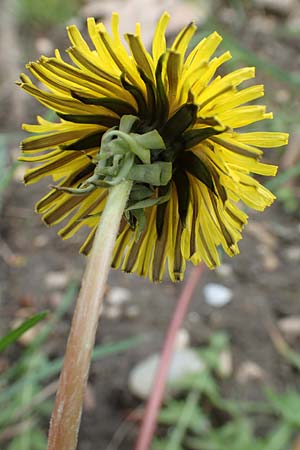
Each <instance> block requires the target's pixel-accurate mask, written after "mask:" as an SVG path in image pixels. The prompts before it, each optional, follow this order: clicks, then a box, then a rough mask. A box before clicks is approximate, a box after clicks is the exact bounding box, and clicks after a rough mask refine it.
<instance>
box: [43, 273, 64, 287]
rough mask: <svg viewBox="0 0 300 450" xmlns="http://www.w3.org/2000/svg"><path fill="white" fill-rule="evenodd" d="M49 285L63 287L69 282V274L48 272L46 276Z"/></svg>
mask: <svg viewBox="0 0 300 450" xmlns="http://www.w3.org/2000/svg"><path fill="white" fill-rule="evenodd" d="M45 282H46V285H47V287H49V288H51V289H62V288H64V287H66V285H67V284H68V282H69V275H68V274H67V273H66V272H62V271H57V272H48V273H47V275H46V278H45Z"/></svg>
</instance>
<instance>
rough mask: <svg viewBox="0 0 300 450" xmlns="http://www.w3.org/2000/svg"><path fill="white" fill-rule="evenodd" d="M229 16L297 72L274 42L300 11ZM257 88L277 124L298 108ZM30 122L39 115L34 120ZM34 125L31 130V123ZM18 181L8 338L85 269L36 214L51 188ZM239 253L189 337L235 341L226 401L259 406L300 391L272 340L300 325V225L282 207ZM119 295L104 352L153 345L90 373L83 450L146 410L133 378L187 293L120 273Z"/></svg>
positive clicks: (2, 269)
mask: <svg viewBox="0 0 300 450" xmlns="http://www.w3.org/2000/svg"><path fill="white" fill-rule="evenodd" d="M232 3H233V2H232ZM246 3H247V2H246ZM249 3H250V2H249ZM257 3H259V2H257ZM266 3H268V2H266ZM269 3H270V2H269ZM274 3H276V2H274ZM296 3H297V2H295V4H296ZM229 4H231V3H230V2H229ZM291 5H292V2H291ZM293 5H294V4H293ZM223 6H224V8H223V9H222V10H220V12H219V20H220V23H222V27H224V29H225V30H228V31H229V30H230V29H231V31H232V32H233V34H234V35H235V36H236V37H238V38H240V39H239V41H240V42H242V43H243V44H244V45H246V46H247V48H249V49H251V50H252V51H254V52H256V54H257V55H258V56H260V57H264V58H267V59H268V61H272V62H273V63H276V64H277V65H278V66H279V67H281V68H282V69H284V70H286V71H296V70H298V71H299V67H300V64H299V47H300V43H299V36H298V37H296V36H294V35H292V36H291V37H287V36H284V37H283V38H282V39H281V38H280V37H278V35H276V36H277V38H276V39H275V38H274V33H273V31H274V30H275V28H276V29H279V28H280V27H281V25H282V26H283V24H286V21H287V19H288V18H290V19H291V18H292V16H295V15H296V13H298V10H296V7H295V6H293V7H295V10H292V9H291V10H289V11H287V12H282V11H278V10H276V7H275V10H274V7H273V8H269V7H268V8H265V9H263V10H261V9H257V8H254V7H253V8H252V9H251V8H249V9H248V10H246V12H247V17H246V19H245V24H246V25H247V24H248V27H246V25H245V28H243V33H241V31H242V30H241V29H238V27H237V26H235V25H234V24H235V23H236V22H235V17H234V14H235V12H234V9H232V8H230V7H229V6H228V5H226V4H225V2H224V5H223ZM291 8H292V6H291ZM293 11H294V12H293ZM259 21H260V22H259ZM267 27H269V31H268V29H267ZM272 30H273V31H272ZM245 65H246V64H245ZM250 65H252V64H251V63H250ZM258 81H259V82H260V81H263V82H265V83H266V84H267V83H268V85H267V88H266V90H267V102H268V103H269V106H270V109H273V110H274V109H275V110H277V114H278V115H279V116H280V114H281V111H286V110H287V109H288V102H289V101H290V102H291V103H292V102H294V101H295V99H294V98H293V93H291V92H292V91H290V90H289V87H288V86H287V84H286V82H285V81H280V80H278V78H277V79H275V78H274V77H270V80H269V79H266V75H265V73H264V72H263V71H262V70H260V69H258ZM298 89H299V88H298ZM28 114H29V116H31V115H32V113H31V112H30V113H28ZM26 121H29V119H28V117H26ZM279 125H280V123H279ZM9 127H11V125H9V124H7V126H6V128H9ZM282 131H288V130H286V129H285V130H283V129H282ZM16 141H17V138H16V139H15V140H14V142H11V144H10V146H11V150H12V152H13V153H14V152H15V151H14V149H15V146H16ZM298 158H299V152H298ZM270 159H271V160H272V161H274V160H275V161H276V162H280V161H281V160H282V156H281V153H280V152H278V151H272V154H271V156H270ZM18 170H19V169H18ZM15 178H16V179H15V180H13V182H12V183H11V185H10V186H9V187H8V189H7V191H6V193H5V196H4V198H3V200H2V212H1V215H2V218H1V224H0V233H1V237H0V284H1V297H2V305H1V325H2V326H3V329H5V328H7V326H8V324H9V323H11V322H12V320H13V318H14V317H15V316H16V313H17V311H18V310H19V309H20V308H24V307H25V308H27V307H30V308H31V309H32V310H33V311H39V310H42V309H45V308H47V309H50V310H53V309H54V308H55V307H56V305H57V303H59V301H60V299H61V297H62V294H63V292H64V291H65V289H66V287H67V285H68V284H69V282H70V281H71V280H75V281H78V282H79V280H80V277H81V275H82V273H83V269H84V266H85V258H84V257H83V256H80V255H78V246H79V242H80V240H79V237H75V238H74V239H73V240H71V241H66V242H63V241H61V240H60V238H59V237H58V236H57V235H56V230H54V229H50V230H49V229H46V228H45V226H44V225H43V224H42V223H41V220H40V218H39V217H38V216H37V215H36V214H34V212H33V204H34V203H35V202H36V201H37V200H38V199H39V198H40V196H41V192H46V189H47V183H45V184H44V187H43V188H42V184H39V185H38V186H32V187H27V188H24V187H23V186H22V184H21V183H20V181H19V179H18V178H19V175H18V174H17V175H16V177H15ZM240 250H241V253H240V255H239V256H237V257H235V258H234V259H229V258H227V257H224V264H223V267H221V269H220V270H217V271H214V272H210V271H209V270H206V271H205V272H204V275H203V276H202V279H201V281H200V283H199V285H198V287H197V290H196V293H195V296H194V300H193V303H192V305H191V308H190V311H189V314H188V316H187V318H186V321H185V323H184V327H185V328H186V329H187V330H188V331H189V333H190V336H191V343H192V345H193V346H201V345H203V344H205V343H206V342H207V341H208V338H209V336H210V335H211V334H212V333H214V331H216V330H224V331H226V332H227V333H228V335H229V338H230V345H231V351H232V356H233V372H232V376H231V378H230V380H227V381H226V382H224V383H223V385H222V389H223V391H224V395H228V396H230V395H233V396H234V397H235V398H240V399H251V400H256V399H260V398H261V395H262V393H261V389H262V386H263V385H264V384H265V383H267V384H268V385H270V386H273V387H275V388H276V389H278V390H283V389H285V388H286V387H287V386H290V385H291V386H298V387H299V388H300V384H299V373H298V372H297V371H296V370H295V369H294V368H292V367H291V365H289V363H288V362H287V361H286V360H285V359H284V358H283V357H282V355H280V352H279V349H278V348H276V339H275V340H274V333H273V332H274V328H273V327H274V326H275V327H276V326H277V323H278V320H280V319H282V318H284V317H290V316H299V315H300V306H299V296H300V294H299V293H300V276H299V262H300V221H299V215H298V214H297V213H294V214H287V213H286V211H285V210H284V209H283V206H282V205H281V204H279V203H276V204H275V205H274V206H272V207H271V208H269V209H268V210H267V211H266V212H265V213H263V214H260V213H259V214H258V213H253V212H252V213H250V219H249V225H248V226H247V227H246V229H245V233H244V238H243V240H242V241H241V243H240ZM188 270H190V267H189V269H188ZM212 281H213V282H217V283H221V284H223V285H225V286H227V287H229V288H230V289H231V290H232V292H233V299H232V301H231V302H230V303H229V304H228V305H226V306H224V307H223V308H221V309H216V308H214V307H212V306H209V305H207V304H206V303H205V302H204V296H203V287H204V286H205V284H207V283H208V282H212ZM111 286H120V287H125V288H127V289H129V290H130V293H131V297H130V300H129V303H128V305H127V306H126V307H124V308H123V309H122V310H121V312H120V313H119V315H118V316H117V317H114V315H113V314H110V313H109V311H108V312H106V313H105V314H104V316H103V317H102V319H101V322H100V326H99V331H98V334H97V343H98V344H101V343H107V342H117V341H120V340H122V339H125V338H128V337H131V336H137V335H145V336H146V337H147V339H146V340H145V341H143V344H141V345H139V346H137V347H135V348H134V349H132V350H130V351H127V352H124V353H123V354H118V355H117V356H113V357H107V358H105V359H102V360H100V361H98V362H95V363H94V364H93V365H92V368H91V374H90V384H89V396H88V398H87V400H86V405H85V411H84V414H83V421H82V427H81V431H80V436H79V450H96V449H99V450H102V449H103V450H105V448H106V446H107V445H108V444H109V442H110V440H111V438H112V436H113V434H114V433H115V432H116V430H118V429H119V427H120V426H121V424H122V422H123V421H124V420H125V418H126V417H127V416H128V414H129V412H130V411H132V410H133V409H134V408H135V407H137V406H138V401H137V400H136V399H134V398H133V397H132V395H131V394H129V392H128V388H127V379H128V373H129V371H130V369H131V368H132V366H133V365H134V364H135V363H136V362H137V361H139V360H140V359H142V358H143V357H145V356H146V355H149V354H150V353H152V352H153V351H157V350H158V349H159V348H160V346H161V343H162V339H163V336H164V332H165V330H166V327H167V324H168V322H169V319H170V317H171V314H172V311H173V308H174V305H175V301H176V298H177V297H178V295H179V293H180V290H181V288H182V286H181V285H180V284H172V283H170V282H169V281H168V280H166V281H164V282H163V283H161V284H159V285H151V284H150V283H149V282H148V281H147V280H143V279H139V278H137V277H135V276H128V275H126V274H123V273H121V272H119V271H118V272H116V271H113V272H111V275H110V278H109V283H108V290H109V289H110V287H111ZM129 306H131V307H132V306H133V307H134V308H133V309H132V308H131V311H132V310H134V311H135V312H134V314H132V313H130V312H128V308H129ZM129 309H130V308H129ZM71 314H72V308H70V312H69V314H67V315H66V316H65V317H64V320H63V321H62V322H61V323H60V324H59V326H58V328H57V329H55V330H53V334H52V335H51V336H50V339H49V342H48V343H47V351H48V352H49V353H50V354H52V355H54V356H57V355H63V351H64V345H65V342H66V337H67V334H68V329H69V325H70V318H71ZM276 329H277V328H276ZM272 330H273V332H272ZM287 339H289V338H288V337H287ZM299 342H300V332H299V334H298V336H296V337H294V338H292V339H290V341H289V343H290V345H291V346H292V348H294V349H297V348H299ZM247 361H251V362H253V363H255V364H256V365H257V366H258V367H259V368H260V369H261V373H262V374H263V376H262V377H258V378H255V377H254V378H251V377H250V378H249V379H248V380H246V381H241V379H240V377H239V376H238V374H239V373H240V369H241V367H242V366H243V364H244V363H245V362H247ZM45 426H46V424H45ZM135 433H136V428H135V427H134V424H130V425H129V426H128V430H127V434H128V436H127V438H126V440H125V441H124V442H123V444H122V447H121V448H122V449H123V450H131V449H132V445H133V439H134V435H135Z"/></svg>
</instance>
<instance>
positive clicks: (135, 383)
mask: <svg viewBox="0 0 300 450" xmlns="http://www.w3.org/2000/svg"><path fill="white" fill-rule="evenodd" d="M158 363H159V354H158V353H155V354H153V355H151V356H149V357H148V358H146V359H144V360H143V361H141V362H139V363H138V364H137V365H136V366H135V367H134V368H133V369H132V370H131V372H130V374H129V380H128V387H129V390H130V392H131V393H132V394H134V395H136V396H137V397H139V398H140V399H143V400H146V399H147V398H148V397H149V395H150V392H151V388H152V384H153V381H154V378H155V375H156V371H157V368H158ZM203 369H204V363H203V361H201V359H200V357H199V356H198V354H197V352H196V351H195V350H192V349H191V348H186V349H182V350H177V351H175V353H174V354H173V358H172V361H171V364H170V368H169V373H168V378H167V391H168V390H170V388H171V386H172V383H174V382H175V381H178V380H179V379H180V378H182V377H184V376H185V375H187V374H190V373H195V372H201V371H202V370H203Z"/></svg>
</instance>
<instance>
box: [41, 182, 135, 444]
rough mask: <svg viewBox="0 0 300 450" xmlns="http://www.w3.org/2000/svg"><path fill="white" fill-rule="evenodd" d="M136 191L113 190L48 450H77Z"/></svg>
mask: <svg viewBox="0 0 300 450" xmlns="http://www.w3.org/2000/svg"><path fill="white" fill-rule="evenodd" d="M131 187H132V182H130V181H123V182H122V183H120V184H118V185H117V186H114V187H113V188H111V189H110V193H109V195H108V199H107V202H106V205H105V209H104V211H103V214H102V216H101V221H100V224H99V227H98V229H97V232H96V235H95V239H94V243H93V247H92V250H91V255H90V257H89V259H88V263H87V267H86V271H85V274H84V276H83V280H82V286H81V290H80V293H79V296H78V299H77V304H76V308H75V312H74V316H73V320H72V326H71V331H70V335H69V339H68V343H67V349H66V353H65V358H64V365H63V369H62V372H61V375H60V379H59V387H58V391H57V394H56V400H55V405H54V410H53V413H52V418H51V422H50V430H49V440H48V450H75V448H76V445H77V437H78V430H79V426H80V419H81V411H82V402H83V395H84V390H85V386H86V383H87V378H88V373H89V368H90V361H91V353H92V350H93V347H94V343H95V335H96V330H97V324H98V320H99V316H100V313H101V307H102V301H103V296H104V291H105V285H106V281H107V277H108V272H109V268H110V263H111V258H112V252H113V248H114V244H115V240H116V237H117V234H118V230H119V225H120V220H121V218H122V214H123V211H124V208H125V205H126V202H127V199H128V196H129V193H130V190H131Z"/></svg>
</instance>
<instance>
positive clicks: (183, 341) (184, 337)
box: [175, 328, 191, 350]
mask: <svg viewBox="0 0 300 450" xmlns="http://www.w3.org/2000/svg"><path fill="white" fill-rule="evenodd" d="M190 340H191V339H190V333H189V332H188V330H186V329H185V328H180V330H178V332H177V336H176V340H175V348H176V350H182V349H184V348H187V347H188V346H189V344H190Z"/></svg>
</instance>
